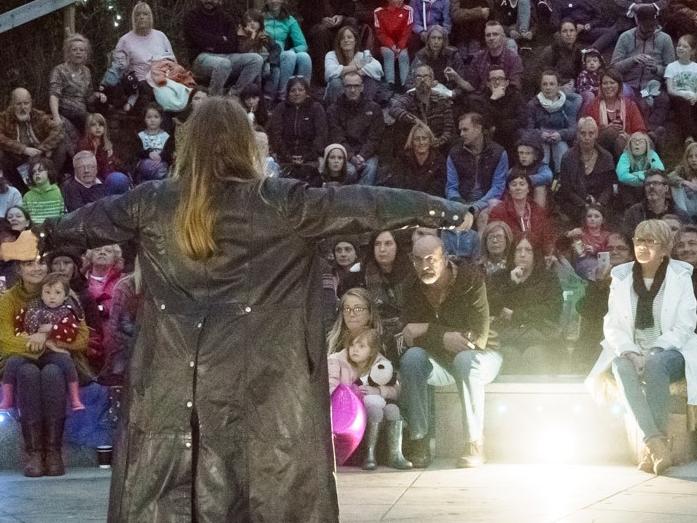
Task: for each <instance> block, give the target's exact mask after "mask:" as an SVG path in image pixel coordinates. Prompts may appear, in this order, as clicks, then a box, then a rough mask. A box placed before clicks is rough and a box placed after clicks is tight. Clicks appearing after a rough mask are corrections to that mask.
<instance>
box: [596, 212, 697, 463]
mask: <svg viewBox="0 0 697 523" xmlns="http://www.w3.org/2000/svg"><path fill="white" fill-rule="evenodd" d="M633 242H634V255H635V258H636V261H635V262H630V263H625V264H622V265H619V266H617V267H615V268H614V269H612V284H611V285H610V297H609V300H608V313H607V315H606V316H605V321H604V328H603V332H604V335H605V339H604V340H603V341H602V346H603V352H602V353H601V355H600V357H599V358H598V361H597V362H596V363H595V366H594V367H593V370H591V373H590V375H589V380H590V382H591V383H592V382H593V381H594V379H595V378H597V377H598V376H600V375H602V374H604V373H607V372H608V371H610V370H611V372H612V375H613V376H614V378H615V381H616V383H617V386H618V389H619V392H620V395H621V397H622V399H623V400H624V403H625V405H626V407H627V410H628V412H629V413H631V415H632V416H633V417H634V419H635V420H636V423H637V425H638V426H639V429H640V430H641V432H642V434H643V440H644V443H645V444H646V451H645V452H644V455H643V456H642V459H641V461H640V463H639V469H640V470H643V471H645V472H654V473H655V474H662V473H663V472H664V471H665V470H666V469H668V468H669V467H670V466H671V456H670V443H669V441H668V417H669V413H670V410H669V403H670V383H672V382H675V381H678V380H681V379H683V378H684V377H686V376H685V369H686V361H687V362H688V366H687V368H688V369H690V368H691V365H689V363H692V365H694V364H695V363H697V358H696V356H697V345H696V344H695V339H694V338H695V335H694V331H695V318H696V317H697V316H696V314H697V313H696V310H697V302H696V301H695V294H694V291H693V290H692V279H691V274H692V267H691V266H690V265H689V264H687V263H684V262H680V261H677V260H672V259H671V257H670V253H671V251H672V248H673V233H672V232H671V230H670V227H668V225H667V224H666V223H665V222H663V221H661V220H645V221H643V222H641V223H640V224H639V225H638V226H637V228H636V230H635V231H634V238H633ZM696 380H697V375H695V376H691V375H690V372H688V375H687V388H688V402H690V401H695V400H697V394H696V393H697V390H695V385H696Z"/></svg>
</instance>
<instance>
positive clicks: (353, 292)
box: [327, 287, 382, 354]
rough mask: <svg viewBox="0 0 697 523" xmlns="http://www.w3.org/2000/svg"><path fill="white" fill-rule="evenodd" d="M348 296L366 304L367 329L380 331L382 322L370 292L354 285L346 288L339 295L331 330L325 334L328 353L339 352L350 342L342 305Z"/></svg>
mask: <svg viewBox="0 0 697 523" xmlns="http://www.w3.org/2000/svg"><path fill="white" fill-rule="evenodd" d="M349 296H353V297H354V298H358V299H359V300H362V301H363V302H364V303H366V304H367V306H368V312H369V315H370V319H369V320H368V326H367V328H368V329H375V330H377V331H378V333H382V323H381V322H380V316H379V314H378V308H377V307H376V306H375V303H373V299H372V297H371V295H370V292H369V291H368V290H366V289H364V288H362V287H354V288H353V289H349V290H347V291H346V292H345V293H344V295H343V296H342V297H341V301H340V302H339V313H338V314H337V315H336V320H335V321H334V325H333V326H332V330H330V331H329V334H327V351H328V352H329V354H331V353H333V352H339V351H341V350H343V349H345V348H347V347H348V346H349V344H350V343H351V333H350V332H349V330H348V328H347V327H346V323H345V322H344V305H345V304H346V299H347V298H348V297H349Z"/></svg>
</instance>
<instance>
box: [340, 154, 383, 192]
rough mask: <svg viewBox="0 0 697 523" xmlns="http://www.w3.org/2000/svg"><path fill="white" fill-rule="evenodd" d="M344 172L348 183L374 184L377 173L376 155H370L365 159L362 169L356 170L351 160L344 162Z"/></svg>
mask: <svg viewBox="0 0 697 523" xmlns="http://www.w3.org/2000/svg"><path fill="white" fill-rule="evenodd" d="M346 174H347V177H346V178H347V181H348V183H356V182H357V183H358V184H359V185H375V179H376V178H377V175H378V157H377V156H371V157H370V158H368V159H367V160H366V161H365V164H364V165H363V169H361V170H360V171H358V169H356V166H355V165H354V164H352V163H351V162H347V163H346Z"/></svg>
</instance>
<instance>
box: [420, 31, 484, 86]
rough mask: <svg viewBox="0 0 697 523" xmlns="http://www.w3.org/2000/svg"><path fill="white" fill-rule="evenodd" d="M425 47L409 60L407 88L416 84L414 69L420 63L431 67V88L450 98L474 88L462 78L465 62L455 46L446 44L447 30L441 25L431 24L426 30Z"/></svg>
mask: <svg viewBox="0 0 697 523" xmlns="http://www.w3.org/2000/svg"><path fill="white" fill-rule="evenodd" d="M425 44H426V45H425V47H424V48H423V49H420V50H419V51H418V52H417V53H416V54H415V55H414V60H412V62H411V68H410V69H409V76H408V77H407V84H406V88H407V89H412V88H413V87H414V86H415V85H416V81H415V80H416V78H415V77H416V70H417V69H418V68H419V67H421V66H422V65H428V66H430V67H431V69H433V75H434V78H433V79H434V84H433V87H432V89H435V90H436V92H439V93H441V94H443V95H445V96H447V97H450V98H459V97H461V96H462V95H463V94H464V93H466V92H469V91H472V90H473V89H474V88H473V87H472V86H471V85H470V84H469V83H468V82H467V81H466V80H464V77H465V64H464V63H463V61H462V57H461V56H460V53H459V52H458V50H457V49H456V48H455V47H450V46H449V45H448V32H447V31H446V30H445V28H444V27H443V26H440V25H432V26H430V27H429V28H428V31H426V40H425Z"/></svg>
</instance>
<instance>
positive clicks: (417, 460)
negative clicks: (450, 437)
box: [409, 438, 431, 469]
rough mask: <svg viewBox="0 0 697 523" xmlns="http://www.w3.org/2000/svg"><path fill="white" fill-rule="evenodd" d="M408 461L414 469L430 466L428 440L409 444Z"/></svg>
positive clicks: (423, 439) (414, 440)
mask: <svg viewBox="0 0 697 523" xmlns="http://www.w3.org/2000/svg"><path fill="white" fill-rule="evenodd" d="M409 460H410V461H411V463H412V466H413V467H414V468H416V469H425V468H427V467H428V466H429V465H430V464H431V441H430V440H429V439H428V438H420V439H413V440H411V441H410V442H409Z"/></svg>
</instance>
